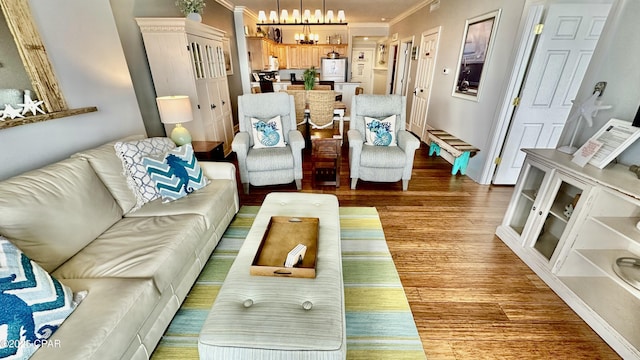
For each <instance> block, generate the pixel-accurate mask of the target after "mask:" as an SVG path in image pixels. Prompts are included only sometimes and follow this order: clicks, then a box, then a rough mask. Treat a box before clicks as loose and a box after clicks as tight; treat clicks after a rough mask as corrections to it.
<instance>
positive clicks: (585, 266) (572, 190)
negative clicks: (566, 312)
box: [496, 149, 640, 359]
mask: <svg viewBox="0 0 640 360" xmlns="http://www.w3.org/2000/svg"><path fill="white" fill-rule="evenodd" d="M525 153H526V154H527V157H526V160H525V165H524V167H523V168H522V171H521V174H520V178H519V179H518V183H517V184H516V186H515V188H514V193H513V196H512V198H511V202H510V204H509V207H508V209H507V212H506V214H505V217H504V220H503V222H502V224H501V225H500V226H498V229H497V230H496V235H497V236H498V237H499V238H500V239H501V240H502V241H503V242H504V243H505V244H507V245H508V246H509V247H510V248H511V249H512V250H513V251H514V252H515V253H516V255H518V257H520V258H521V259H522V260H523V261H524V262H525V263H526V264H527V265H528V266H529V267H530V268H531V269H532V270H533V271H534V272H535V273H536V274H537V275H538V276H539V277H540V278H541V279H542V280H543V281H544V282H545V283H546V284H547V285H549V287H550V288H551V289H553V290H554V291H555V292H556V293H557V294H558V295H559V296H560V297H561V298H562V299H563V300H564V301H565V302H566V303H567V305H569V306H570V307H571V308H572V309H573V310H574V311H575V312H576V313H577V314H578V315H579V316H580V317H581V318H582V319H583V320H584V321H585V322H586V323H587V324H589V326H591V328H593V330H594V331H595V332H596V333H598V335H600V336H601V337H602V339H603V340H605V341H606V342H607V343H608V344H609V345H610V346H611V347H612V348H613V349H614V350H615V351H616V352H618V354H620V356H621V357H623V358H625V359H640V350H639V349H640V225H639V222H640V179H638V178H637V177H636V175H635V174H634V173H632V172H630V171H629V170H628V166H625V165H621V164H611V165H609V166H607V167H606V168H605V169H598V168H596V167H594V166H591V165H586V166H585V167H580V166H578V165H576V164H574V163H573V162H572V161H571V156H570V155H567V154H564V153H561V152H559V151H556V150H553V149H542V150H525Z"/></svg>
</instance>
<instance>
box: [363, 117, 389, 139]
mask: <svg viewBox="0 0 640 360" xmlns="http://www.w3.org/2000/svg"><path fill="white" fill-rule="evenodd" d="M364 121H365V134H366V139H367V142H366V143H365V144H367V145H375V146H396V145H397V142H396V132H395V128H396V116H395V115H391V116H389V117H387V118H385V119H376V118H372V117H368V116H365V117H364Z"/></svg>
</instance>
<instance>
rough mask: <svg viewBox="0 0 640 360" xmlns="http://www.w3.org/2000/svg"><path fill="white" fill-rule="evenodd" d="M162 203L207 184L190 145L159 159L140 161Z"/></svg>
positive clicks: (149, 158)
mask: <svg viewBox="0 0 640 360" xmlns="http://www.w3.org/2000/svg"><path fill="white" fill-rule="evenodd" d="M142 164H144V166H145V168H146V171H147V173H148V174H149V176H150V177H151V180H153V182H154V184H155V186H156V188H157V189H158V192H159V193H160V196H161V197H162V202H169V201H173V200H177V199H180V198H181V197H184V196H187V195H188V194H190V193H192V192H194V191H196V190H198V189H201V188H203V187H205V186H207V184H208V183H209V180H208V179H207V178H206V177H205V176H204V173H203V172H202V169H201V168H200V165H199V164H198V160H197V159H196V156H195V154H194V153H193V147H192V146H191V144H186V145H183V146H180V147H177V148H175V149H173V150H171V151H169V152H168V153H166V154H165V155H164V156H162V157H160V158H154V157H145V158H143V159H142Z"/></svg>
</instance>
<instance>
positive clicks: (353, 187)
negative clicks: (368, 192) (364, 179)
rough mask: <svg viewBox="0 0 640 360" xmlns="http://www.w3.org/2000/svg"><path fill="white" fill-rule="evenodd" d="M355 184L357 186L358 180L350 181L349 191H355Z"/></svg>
mask: <svg viewBox="0 0 640 360" xmlns="http://www.w3.org/2000/svg"><path fill="white" fill-rule="evenodd" d="M357 184H358V178H353V179H351V190H355V189H356V185H357Z"/></svg>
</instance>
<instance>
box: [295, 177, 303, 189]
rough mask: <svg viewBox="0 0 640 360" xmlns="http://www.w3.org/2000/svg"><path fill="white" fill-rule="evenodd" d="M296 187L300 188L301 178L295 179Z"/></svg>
mask: <svg viewBox="0 0 640 360" xmlns="http://www.w3.org/2000/svg"><path fill="white" fill-rule="evenodd" d="M296 188H297V189H298V190H302V179H296Z"/></svg>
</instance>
